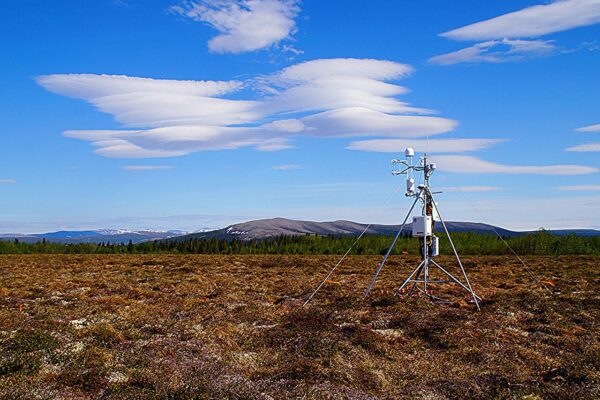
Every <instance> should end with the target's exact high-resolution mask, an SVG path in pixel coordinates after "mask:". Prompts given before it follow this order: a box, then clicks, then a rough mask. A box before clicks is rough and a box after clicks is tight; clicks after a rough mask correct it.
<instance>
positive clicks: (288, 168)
mask: <svg viewBox="0 0 600 400" xmlns="http://www.w3.org/2000/svg"><path fill="white" fill-rule="evenodd" d="M271 169H272V170H275V171H292V170H295V169H300V165H298V164H284V165H275V166H273V167H271Z"/></svg>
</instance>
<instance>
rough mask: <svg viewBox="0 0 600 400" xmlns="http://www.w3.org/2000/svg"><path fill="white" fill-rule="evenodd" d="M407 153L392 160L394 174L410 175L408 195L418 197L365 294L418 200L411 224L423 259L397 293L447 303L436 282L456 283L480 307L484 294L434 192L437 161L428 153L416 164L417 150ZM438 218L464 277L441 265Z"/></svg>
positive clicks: (407, 181) (373, 282) (408, 149)
mask: <svg viewBox="0 0 600 400" xmlns="http://www.w3.org/2000/svg"><path fill="white" fill-rule="evenodd" d="M404 156H405V160H398V159H394V160H392V165H393V166H394V169H393V170H392V174H393V175H395V176H397V175H406V193H405V196H406V197H409V198H414V201H413V203H412V205H411V207H410V209H409V210H408V213H407V214H406V217H405V218H404V221H403V222H402V225H401V226H400V229H399V230H398V233H397V234H396V236H395V237H394V239H393V241H392V243H391V245H390V247H389V249H388V251H387V253H386V255H385V257H384V258H383V261H382V262H381V264H380V265H379V268H378V269H377V271H376V272H375V275H374V276H373V279H372V280H371V283H370V284H369V286H368V288H367V289H366V291H365V294H364V295H365V297H366V296H368V295H369V293H370V292H371V289H372V288H373V285H374V284H375V281H376V280H377V277H378V276H379V273H380V272H381V270H382V269H383V267H384V265H385V263H386V261H387V260H388V258H389V256H390V254H391V253H392V250H393V248H394V246H395V244H396V242H397V241H398V239H399V238H400V236H401V235H402V233H403V232H404V229H405V227H407V222H408V220H409V218H410V217H411V216H412V214H413V210H414V209H415V207H416V206H417V204H419V205H420V206H421V213H420V215H416V216H413V217H412V224H411V227H412V236H413V237H414V238H416V239H418V240H419V251H420V256H421V262H420V263H419V264H418V265H417V266H416V268H414V269H413V270H412V272H411V273H410V274H409V275H408V276H407V277H406V278H405V279H404V280H403V282H402V284H401V285H400V286H399V287H398V289H397V290H396V291H395V293H394V295H398V296H411V295H414V294H419V295H422V296H425V297H426V298H428V299H429V300H431V301H434V302H446V303H447V302H450V301H449V300H447V299H443V298H441V297H438V296H436V295H434V294H433V291H432V285H434V284H444V283H449V284H456V285H458V286H459V287H460V288H461V289H463V290H465V291H466V292H467V293H468V294H469V296H470V299H471V301H472V302H473V303H474V304H475V306H476V307H477V309H478V310H480V304H479V303H480V301H481V298H480V297H479V296H477V294H475V291H474V290H473V288H472V286H471V283H470V281H469V277H468V276H467V273H466V271H465V268H464V266H463V264H462V261H461V260H460V257H459V255H458V252H457V250H456V247H455V245H454V242H453V241H452V237H451V236H450V232H449V231H448V227H447V226H446V222H445V221H444V218H443V217H442V214H441V212H440V209H439V207H438V203H437V202H436V200H435V198H434V196H433V195H434V194H439V193H441V192H433V191H432V190H431V187H430V184H429V180H430V178H431V176H432V175H433V173H434V172H435V170H436V164H435V163H430V162H429V161H428V157H427V153H425V154H423V156H421V157H419V162H418V163H416V164H413V158H414V157H415V151H414V150H413V149H412V148H410V147H409V148H407V149H406V150H405V151H404ZM415 174H419V175H420V176H421V181H422V182H423V183H422V184H419V185H418V186H417V187H416V188H415V179H414V176H415ZM436 220H439V222H440V223H441V225H442V228H443V231H444V233H445V234H446V236H447V238H448V242H449V244H450V246H451V248H452V252H453V253H454V256H455V258H456V261H457V263H458V267H459V268H460V272H461V275H462V279H463V280H461V279H459V278H457V277H456V276H454V275H453V274H452V273H451V272H450V271H449V268H445V267H444V266H442V265H441V263H439V262H438V261H436V257H437V256H438V255H439V250H440V245H439V243H440V242H439V237H438V236H436V235H435V230H434V226H435V223H436Z"/></svg>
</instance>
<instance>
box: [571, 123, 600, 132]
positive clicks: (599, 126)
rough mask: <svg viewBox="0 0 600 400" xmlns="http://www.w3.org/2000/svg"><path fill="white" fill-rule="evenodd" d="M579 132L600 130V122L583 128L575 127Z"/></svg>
mask: <svg viewBox="0 0 600 400" xmlns="http://www.w3.org/2000/svg"><path fill="white" fill-rule="evenodd" d="M575 130H576V131H577V132H600V124H596V125H588V126H582V127H581V128H577V129H575Z"/></svg>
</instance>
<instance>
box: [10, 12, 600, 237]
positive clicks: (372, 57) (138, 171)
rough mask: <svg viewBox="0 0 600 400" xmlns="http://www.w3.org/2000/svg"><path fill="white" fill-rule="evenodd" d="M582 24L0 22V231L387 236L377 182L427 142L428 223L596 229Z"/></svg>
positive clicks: (590, 71)
mask: <svg viewBox="0 0 600 400" xmlns="http://www.w3.org/2000/svg"><path fill="white" fill-rule="evenodd" d="M599 23H600V4H599V2H598V1H597V0H565V1H560V2H540V1H503V2H497V1H479V0H478V1H461V2H448V1H419V2H409V1H397V2H390V1H369V2H355V1H327V2H323V1H310V0H305V1H302V2H295V1H283V0H281V1H276V0H262V1H215V0H211V1H208V0H206V1H195V2H194V1H183V2H182V1H180V0H171V1H138V0H122V1H111V0H106V1H101V0H96V1H89V2H85V3H82V2H80V1H66V0H65V1H56V2H33V1H22V2H18V3H14V2H13V3H11V4H10V5H6V6H4V8H3V12H2V13H1V14H0V34H1V37H2V40H0V54H2V63H0V72H1V74H0V87H1V89H2V90H1V94H2V95H1V96H0V121H1V124H2V133H1V138H2V146H1V147H0V232H42V231H48V230H58V229H94V228H132V229H141V228H153V229H185V230H196V229H200V228H204V227H220V226H225V225H227V224H229V223H233V222H240V221H243V220H248V219H255V218H268V217H275V216H284V217H290V218H297V219H312V220H335V219H350V220H356V221H361V222H379V223H390V224H392V223H399V222H401V219H402V218H403V213H404V210H405V209H406V208H407V206H408V205H409V203H408V200H406V199H404V197H403V196H402V194H401V193H400V194H399V195H398V196H396V197H395V198H394V199H393V200H392V201H391V202H388V203H386V200H387V199H388V198H389V196H390V194H391V193H392V192H394V190H395V189H396V187H397V186H398V185H403V178H401V177H392V176H391V175H390V173H389V171H390V168H391V166H390V163H389V161H390V159H391V158H396V157H398V156H401V155H402V149H403V148H404V147H405V146H406V144H414V146H415V147H416V148H417V150H419V148H421V149H424V148H425V146H426V144H427V138H428V139H429V140H428V141H429V150H430V155H431V158H432V159H433V160H434V161H436V162H437V163H438V166H439V170H438V171H437V172H436V174H435V175H434V177H435V178H434V179H433V180H432V183H433V184H434V185H436V187H441V188H442V190H444V191H445V193H444V194H443V195H441V196H440V198H439V199H438V200H439V201H440V206H441V209H442V210H445V215H444V216H445V217H446V219H450V220H470V221H483V222H488V223H493V224H497V225H501V226H503V227H507V228H514V229H531V228H537V227H540V226H544V227H547V228H567V227H588V228H600V217H599V216H600V173H599V172H598V170H599V169H600V157H598V156H599V153H600V126H598V124H600V115H599V111H598V110H599V109H600V96H598V89H599V88H600V74H598V71H599V70H600V50H599V47H600V25H599ZM140 78H146V79H140ZM578 129H579V130H578ZM465 199H468V201H465Z"/></svg>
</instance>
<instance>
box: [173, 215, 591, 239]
mask: <svg viewBox="0 0 600 400" xmlns="http://www.w3.org/2000/svg"><path fill="white" fill-rule="evenodd" d="M446 225H447V226H448V230H449V231H450V232H474V233H485V234H492V235H495V233H494V229H495V230H496V232H498V233H499V234H500V235H502V236H509V237H510V236H519V235H523V234H526V233H530V232H516V231H511V230H508V229H504V228H500V227H497V226H492V225H488V224H483V223H478V222H455V221H448V222H446ZM366 227H367V224H361V223H357V222H352V221H344V220H340V221H330V222H315V221H297V220H291V219H286V218H272V219H261V220H256V221H249V222H243V223H240V224H234V225H230V226H228V227H226V228H223V229H217V230H214V231H208V232H202V233H193V234H188V235H183V236H178V237H175V238H172V240H187V239H193V238H198V239H199V238H219V239H234V238H237V239H241V240H256V239H266V238H269V237H274V236H279V235H306V234H310V235H351V236H356V235H360V233H361V232H362V231H363V230H364V229H365V228H366ZM399 228H400V225H377V224H374V225H371V226H370V227H369V229H368V230H367V234H369V235H392V234H395V233H396V232H397V231H398V229H399ZM411 229H412V227H411V224H407V226H406V227H405V230H406V232H410V231H411ZM435 230H436V231H437V232H440V231H442V230H443V227H442V224H441V223H440V222H437V223H436V224H435ZM548 233H552V234H557V235H567V234H570V233H575V234H579V235H583V236H596V235H600V231H596V230H592V229H573V230H557V231H551V230H550V231H548Z"/></svg>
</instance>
